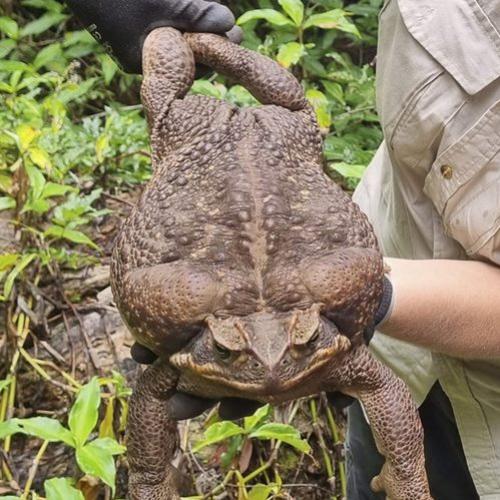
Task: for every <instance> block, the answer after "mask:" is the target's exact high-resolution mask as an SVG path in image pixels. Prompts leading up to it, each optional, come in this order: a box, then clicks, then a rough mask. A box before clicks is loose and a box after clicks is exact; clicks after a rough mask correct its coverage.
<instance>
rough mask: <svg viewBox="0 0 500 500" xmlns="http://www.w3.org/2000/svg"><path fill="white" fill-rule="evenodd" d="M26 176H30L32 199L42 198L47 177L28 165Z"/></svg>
mask: <svg viewBox="0 0 500 500" xmlns="http://www.w3.org/2000/svg"><path fill="white" fill-rule="evenodd" d="M25 169H26V174H28V179H29V180H30V188H31V193H30V195H31V197H32V199H35V200H36V199H38V198H40V196H42V193H43V189H44V187H45V182H46V181H45V177H44V176H43V174H42V172H41V171H40V170H39V169H38V168H36V167H33V166H32V165H26V167H25Z"/></svg>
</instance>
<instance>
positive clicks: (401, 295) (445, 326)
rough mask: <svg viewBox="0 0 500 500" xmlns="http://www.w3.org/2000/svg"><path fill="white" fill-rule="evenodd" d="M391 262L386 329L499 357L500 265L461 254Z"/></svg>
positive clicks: (420, 341)
mask: <svg viewBox="0 0 500 500" xmlns="http://www.w3.org/2000/svg"><path fill="white" fill-rule="evenodd" d="M386 263H387V264H388V266H389V267H390V268H391V272H390V277H391V282H392V285H393V305H392V310H391V312H390V315H389V317H388V319H387V320H386V321H385V322H384V323H383V324H382V325H381V326H380V327H379V330H380V331H381V332H382V333H384V334H386V335H389V336H391V337H394V338H397V339H400V340H405V341H407V342H410V343H412V344H417V345H421V346H424V347H427V348H429V349H430V350H432V351H437V352H441V353H444V354H448V355H450V356H455V357H460V358H469V359H474V358H495V357H500V268H498V267H496V266H494V265H491V264H486V263H483V262H477V261H458V260H406V259H386Z"/></svg>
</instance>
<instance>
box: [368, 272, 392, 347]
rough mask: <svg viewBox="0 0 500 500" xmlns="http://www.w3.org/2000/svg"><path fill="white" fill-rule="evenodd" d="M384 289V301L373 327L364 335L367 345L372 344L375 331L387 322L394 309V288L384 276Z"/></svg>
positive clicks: (378, 310) (381, 301) (379, 307)
mask: <svg viewBox="0 0 500 500" xmlns="http://www.w3.org/2000/svg"><path fill="white" fill-rule="evenodd" d="M383 287H384V290H383V292H382V299H381V300H380V304H379V306H378V309H377V312H376V313H375V318H374V320H373V325H371V326H369V327H368V328H366V329H365V331H364V334H363V336H364V339H365V342H366V345H369V344H370V342H371V340H372V338H373V335H375V330H376V329H377V328H378V327H379V326H380V325H381V324H383V323H384V322H385V320H386V319H387V315H388V314H389V313H390V309H391V307H392V296H393V288H392V283H391V280H390V279H389V278H388V277H387V276H384V284H383Z"/></svg>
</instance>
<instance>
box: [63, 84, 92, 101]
mask: <svg viewBox="0 0 500 500" xmlns="http://www.w3.org/2000/svg"><path fill="white" fill-rule="evenodd" d="M95 82H96V78H89V79H88V80H84V81H83V82H82V83H74V82H70V83H68V84H66V85H65V86H64V89H63V90H61V92H60V93H59V101H61V102H62V103H63V104H68V103H69V102H71V101H74V100H75V99H78V98H79V97H82V96H83V95H85V94H86V93H87V92H88V91H89V90H90V89H91V88H92V86H93V85H94V83H95Z"/></svg>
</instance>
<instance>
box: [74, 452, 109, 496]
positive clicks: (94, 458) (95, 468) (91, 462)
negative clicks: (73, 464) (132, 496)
mask: <svg viewBox="0 0 500 500" xmlns="http://www.w3.org/2000/svg"><path fill="white" fill-rule="evenodd" d="M76 461H77V462H78V466H79V467H80V469H82V471H83V472H85V473H86V474H90V475H91V476H95V477H98V478H99V479H101V480H102V481H103V482H104V483H106V484H107V485H108V486H109V487H110V488H111V489H112V490H113V494H114V491H115V476H116V468H115V461H114V458H113V455H111V454H110V453H109V452H108V451H107V450H105V449H103V448H101V447H99V446H96V445H95V444H94V442H92V443H89V444H86V445H85V446H83V447H81V448H77V450H76Z"/></svg>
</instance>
